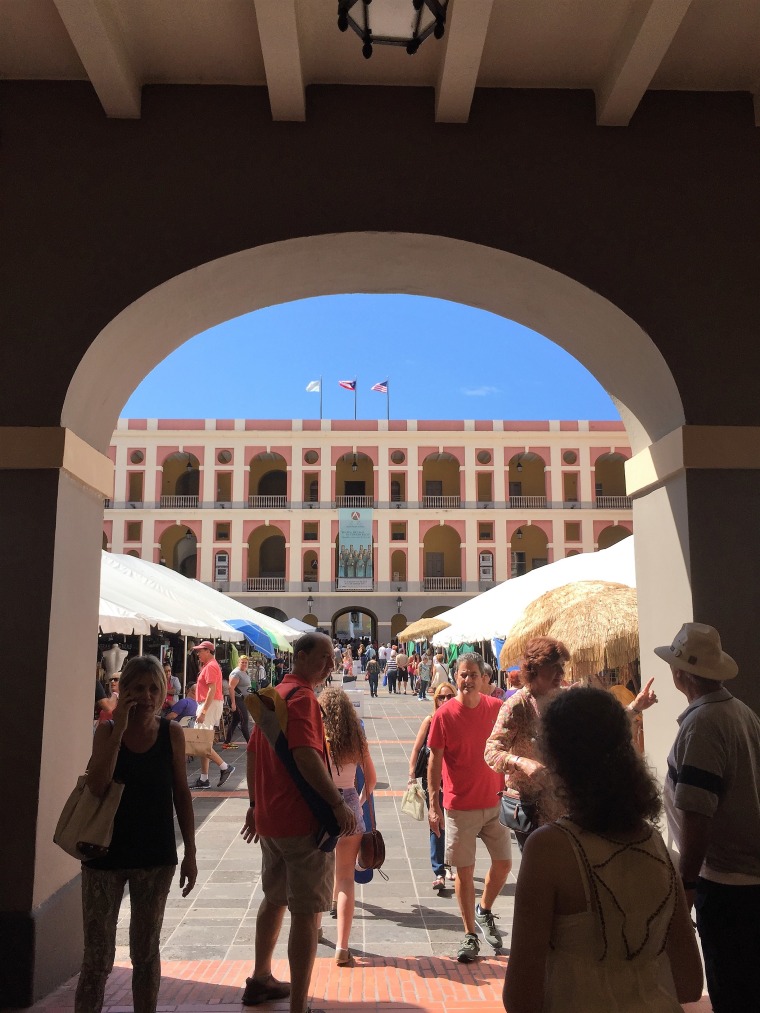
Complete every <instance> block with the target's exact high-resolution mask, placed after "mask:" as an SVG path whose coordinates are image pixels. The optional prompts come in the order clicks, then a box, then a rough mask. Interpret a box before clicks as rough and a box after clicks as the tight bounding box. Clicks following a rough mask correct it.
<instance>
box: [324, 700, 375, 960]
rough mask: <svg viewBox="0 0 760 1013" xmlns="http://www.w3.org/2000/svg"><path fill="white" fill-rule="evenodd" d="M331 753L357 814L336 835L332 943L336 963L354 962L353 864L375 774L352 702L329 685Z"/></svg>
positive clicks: (336, 773) (338, 783) (336, 775)
mask: <svg viewBox="0 0 760 1013" xmlns="http://www.w3.org/2000/svg"><path fill="white" fill-rule="evenodd" d="M319 703H320V705H321V707H322V715H323V720H324V725H325V735H326V737H327V746H328V750H329V753H330V766H331V769H332V776H333V781H334V782H335V786H336V787H337V788H338V790H339V791H340V793H341V795H342V796H343V800H344V802H345V803H346V805H347V806H348V807H349V808H350V809H351V810H352V811H353V813H354V815H355V816H356V829H355V831H354V833H353V834H351V835H350V836H348V837H341V838H339V839H338V844H337V847H336V849H335V888H334V892H333V910H334V911H336V913H337V918H338V939H337V942H336V944H335V963H336V964H337V965H338V966H339V967H345V966H350V965H351V964H352V963H353V958H352V956H351V951H350V950H349V948H348V937H349V935H350V933H351V923H352V922H353V919H354V903H355V884H354V866H355V865H356V859H357V856H358V854H359V845H360V844H361V839H362V834H363V833H364V831H365V829H366V828H365V826H364V818H363V816H362V806H363V805H364V803H365V801H366V800H367V798H369V796H370V795H371V794H372V792H373V790H374V788H375V784H376V783H377V774H376V773H375V765H374V763H373V762H372V757H371V756H370V755H369V747H368V745H367V739H366V736H365V735H364V729H363V728H362V726H361V723H360V722H359V718H358V716H357V713H356V710H355V708H354V705H353V704H352V703H351V701H350V700H349V698H348V696H347V695H346V694H345V693H344V692H343V690H342V689H338V688H337V687H335V688H333V687H330V688H328V689H325V690H323V692H322V694H321V695H320V697H319ZM357 766H360V767H361V768H362V772H363V774H364V787H363V788H362V792H361V795H360V794H359V793H358V792H357V790H356V768H357Z"/></svg>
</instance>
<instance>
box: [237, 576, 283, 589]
mask: <svg viewBox="0 0 760 1013" xmlns="http://www.w3.org/2000/svg"><path fill="white" fill-rule="evenodd" d="M245 590H246V591H285V590H287V588H286V586H285V578H284V577H249V578H248V579H247V580H246V582H245Z"/></svg>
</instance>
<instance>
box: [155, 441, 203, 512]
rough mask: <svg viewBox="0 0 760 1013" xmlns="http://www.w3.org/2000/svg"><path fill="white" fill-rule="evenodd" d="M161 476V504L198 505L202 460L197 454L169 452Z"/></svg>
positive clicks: (168, 505)
mask: <svg viewBox="0 0 760 1013" xmlns="http://www.w3.org/2000/svg"><path fill="white" fill-rule="evenodd" d="M162 470H163V474H162V476H161V499H160V502H161V506H162V507H185V508H192V507H197V506H198V497H199V494H200V474H201V473H200V462H199V461H198V458H197V457H196V456H195V454H191V453H189V452H186V451H182V450H180V451H176V452H175V453H173V454H169V455H168V457H166V458H165V460H164V463H163V469H162Z"/></svg>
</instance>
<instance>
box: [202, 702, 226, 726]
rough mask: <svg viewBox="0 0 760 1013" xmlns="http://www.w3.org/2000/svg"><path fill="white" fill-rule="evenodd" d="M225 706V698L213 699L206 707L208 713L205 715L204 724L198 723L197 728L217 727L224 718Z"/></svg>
mask: <svg viewBox="0 0 760 1013" xmlns="http://www.w3.org/2000/svg"><path fill="white" fill-rule="evenodd" d="M223 707H224V700H212V701H211V703H210V704H209V705H208V707H207V708H206V713H205V714H204V715H203V724H202V725H199V724H196V726H195V727H196V728H216V726H217V725H218V724H219V722H220V721H221V720H222V709H223Z"/></svg>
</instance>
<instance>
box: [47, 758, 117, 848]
mask: <svg viewBox="0 0 760 1013" xmlns="http://www.w3.org/2000/svg"><path fill="white" fill-rule="evenodd" d="M123 791H124V785H123V784H121V783H120V782H118V781H111V783H110V784H109V786H108V789H107V790H106V793H105V795H102V796H100V795H93V793H92V792H91V791H90V789H89V788H88V787H87V775H86V774H83V775H82V776H81V777H80V778H79V779H78V780H77V784H76V788H74V790H73V791H72V793H71V794H70V795H69V797H68V798H67V799H66V804H65V805H64V807H63V810H62V812H61V815H60V816H59V818H58V823H57V825H56V828H55V833H54V834H53V843H54V844H57V845H58V847H59V848H62V849H63V850H64V851H65V852H66V854H67V855H71V856H72V858H78V859H79V861H80V862H81V861H85V860H86V859H88V858H102V857H103V856H104V855H107V854H108V849H109V848H110V846H111V838H112V836H113V821H114V818H115V817H116V810H117V809H118V808H119V802H121V796H122V792H123Z"/></svg>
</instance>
